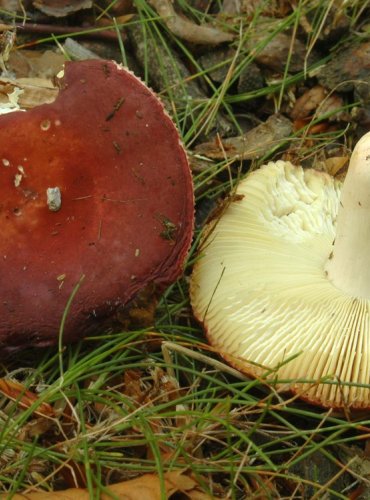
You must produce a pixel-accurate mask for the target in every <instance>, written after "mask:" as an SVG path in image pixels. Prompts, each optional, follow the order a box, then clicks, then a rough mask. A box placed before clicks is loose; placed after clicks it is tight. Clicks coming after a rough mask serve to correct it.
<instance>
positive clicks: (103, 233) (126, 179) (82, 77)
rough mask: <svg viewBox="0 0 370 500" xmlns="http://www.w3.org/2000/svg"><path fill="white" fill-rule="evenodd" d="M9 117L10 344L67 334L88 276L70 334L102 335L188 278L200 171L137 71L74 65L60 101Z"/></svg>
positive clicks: (4, 290)
mask: <svg viewBox="0 0 370 500" xmlns="http://www.w3.org/2000/svg"><path fill="white" fill-rule="evenodd" d="M0 125H1V133H0V151H1V159H2V160H1V162H0V175H1V177H0V182H1V193H2V198H1V205H0V206H1V211H0V215H1V224H2V239H1V243H0V252H1V253H0V256H1V258H0V274H1V277H2V279H1V285H0V292H1V297H2V300H1V303H0V318H1V320H0V348H1V349H9V350H11V349H17V348H19V347H26V346H31V345H32V346H43V345H50V344H53V343H56V342H57V339H58V331H59V325H60V321H61V318H62V315H63V312H64V310H65V307H66V304H67V302H68V300H69V298H70V297H71V294H72V292H73V291H74V290H75V287H76V284H77V283H79V282H80V279H81V277H82V276H84V279H83V281H82V284H81V286H80V288H79V290H78V292H77V293H76V295H75V297H74V300H73V302H72V306H71V309H70V311H69V314H68V317H67V321H66V324H65V329H64V333H63V340H64V341H65V342H69V341H73V340H76V339H78V338H81V337H82V336H84V335H87V334H90V333H92V332H94V333H99V332H100V331H101V328H102V327H103V326H105V325H106V322H108V320H110V319H111V318H114V316H115V314H116V313H117V314H119V308H121V307H122V306H123V305H125V304H127V303H128V302H129V301H131V300H132V299H134V298H135V297H136V295H137V294H138V293H139V292H140V291H141V290H143V289H145V288H146V287H148V286H150V287H153V288H155V289H156V291H157V292H158V293H159V292H161V291H163V289H164V288H165V287H166V286H167V285H169V284H170V283H171V282H173V281H174V280H175V279H176V278H177V277H178V276H179V274H180V273H181V271H182V266H183V263H184V260H185V258H186V254H187V251H188V249H189V246H190V242H191V237H192V227H193V189H192V180H191V174H190V169H189V166H188V162H187V157H186V153H185V150H184V148H183V146H182V145H181V143H180V140H179V135H178V132H177V130H176V127H175V126H174V124H173V123H172V121H171V120H170V118H169V117H168V115H167V114H166V113H165V111H164V108H163V105H162V104H161V102H160V101H159V100H158V99H157V97H156V96H155V95H154V93H153V92H152V91H151V90H150V89H148V88H147V87H146V86H145V85H144V84H143V83H142V82H141V81H140V80H139V79H138V78H136V77H135V76H134V75H133V74H132V73H131V72H129V71H126V70H125V69H123V68H122V67H119V66H118V65H117V64H115V63H113V62H109V61H102V60H89V61H83V62H69V63H66V67H65V72H64V76H63V77H62V79H61V80H60V90H59V94H58V96H57V98H56V99H55V101H54V102H53V103H51V104H44V105H41V106H38V107H35V108H33V109H31V110H29V111H26V112H18V111H15V112H13V113H9V114H6V115H3V116H0ZM17 176H18V177H17ZM61 276H63V279H62V280H61V278H60V277H61Z"/></svg>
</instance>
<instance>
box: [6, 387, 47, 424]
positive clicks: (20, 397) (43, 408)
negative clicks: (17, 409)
mask: <svg viewBox="0 0 370 500" xmlns="http://www.w3.org/2000/svg"><path fill="white" fill-rule="evenodd" d="M0 392H1V393H2V394H4V396H6V397H7V398H9V399H11V400H12V401H16V402H17V403H18V404H19V406H21V407H22V408H29V407H30V406H32V405H33V404H34V403H35V402H37V401H38V400H39V396H38V395H37V394H35V393H33V392H31V391H29V390H28V389H26V387H25V386H24V385H23V384H20V383H19V382H16V381H15V380H10V379H5V378H1V379H0ZM35 413H37V414H38V415H42V416H44V417H52V416H54V410H53V408H52V407H51V406H50V405H49V404H48V403H40V404H39V405H38V406H37V407H36V409H35Z"/></svg>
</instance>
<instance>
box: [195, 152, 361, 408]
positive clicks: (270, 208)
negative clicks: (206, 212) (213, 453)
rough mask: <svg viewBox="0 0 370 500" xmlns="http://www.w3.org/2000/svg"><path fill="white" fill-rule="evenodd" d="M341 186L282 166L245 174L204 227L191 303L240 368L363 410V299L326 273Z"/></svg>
mask: <svg viewBox="0 0 370 500" xmlns="http://www.w3.org/2000/svg"><path fill="white" fill-rule="evenodd" d="M341 189H342V184H341V183H340V182H339V181H337V180H335V179H333V178H332V177H331V176H329V175H327V174H325V173H322V172H317V171H315V170H303V169H302V168H301V167H295V166H293V165H292V164H290V163H288V162H283V161H278V162H276V163H269V164H268V165H265V166H264V167H262V168H261V169H260V170H257V171H255V172H253V173H251V174H250V175H248V176H247V178H246V179H244V180H243V181H241V182H240V183H239V185H238V187H237V191H236V193H237V195H241V196H237V197H236V200H237V201H234V202H232V203H231V204H230V205H229V206H228V207H227V208H226V209H225V212H224V213H223V215H222V216H221V218H220V220H218V221H212V222H210V223H209V225H208V226H207V228H206V231H205V236H204V240H203V245H202V247H201V253H200V256H199V260H198V261H197V264H196V265H195V268H194V272H193V275H192V278H191V300H192V305H193V309H194V312H195V315H196V317H197V319H198V320H199V321H201V322H202V323H203V324H204V327H205V330H206V332H207V335H208V338H209V341H210V342H211V344H212V345H213V346H214V347H215V348H216V350H217V351H218V352H220V353H221V354H222V356H224V358H225V359H226V360H227V361H228V362H230V363H231V364H232V365H234V366H235V367H237V368H238V369H240V370H241V371H243V372H246V373H248V374H250V375H252V376H255V377H264V378H265V379H266V380H269V381H279V380H280V381H281V383H278V387H279V388H280V389H282V390H285V389H289V390H291V391H293V392H295V393H297V394H298V395H299V396H301V397H303V398H304V399H306V400H308V401H311V402H312V403H315V404H319V405H322V406H324V407H336V408H342V407H352V408H369V407H370V388H369V386H368V387H364V386H363V384H370V359H369V355H370V344H369V338H370V318H369V310H370V298H369V297H368V298H363V297H358V296H353V295H351V294H350V293H347V292H345V291H342V290H340V289H339V288H338V287H336V286H335V285H334V284H333V283H332V281H331V280H330V279H329V278H328V276H327V272H326V269H325V267H326V264H327V262H328V260H330V258H331V253H332V251H333V240H334V238H335V230H336V218H337V213H338V209H339V199H340V193H341ZM288 381H289V383H288ZM325 381H327V382H328V383H325Z"/></svg>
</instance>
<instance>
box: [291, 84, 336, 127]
mask: <svg viewBox="0 0 370 500" xmlns="http://www.w3.org/2000/svg"><path fill="white" fill-rule="evenodd" d="M327 94H328V91H327V90H326V89H324V87H321V85H315V87H312V89H309V90H307V92H305V93H304V94H303V95H301V97H299V98H298V99H297V100H296V102H295V104H294V107H293V109H292V111H291V112H290V116H291V117H292V118H293V120H301V119H303V118H307V116H309V115H311V114H312V112H313V111H315V109H316V108H317V107H318V106H319V105H320V104H321V103H322V101H323V100H324V99H325V97H326V96H327Z"/></svg>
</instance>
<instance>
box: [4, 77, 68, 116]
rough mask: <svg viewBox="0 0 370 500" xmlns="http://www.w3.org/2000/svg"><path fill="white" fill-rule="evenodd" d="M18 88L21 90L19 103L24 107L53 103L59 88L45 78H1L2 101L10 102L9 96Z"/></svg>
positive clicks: (18, 98)
mask: <svg viewBox="0 0 370 500" xmlns="http://www.w3.org/2000/svg"><path fill="white" fill-rule="evenodd" d="M17 89H19V90H20V91H21V92H19V95H18V96H17V104H18V106H19V107H20V108H22V109H31V108H34V107H35V106H39V105H40V104H45V103H51V102H53V101H54V100H55V99H56V97H57V95H58V89H57V88H56V87H54V86H53V83H52V82H51V81H50V80H47V79H45V78H19V79H18V80H10V79H8V78H0V103H2V104H4V103H8V102H9V98H8V96H9V95H10V94H11V93H12V92H14V91H15V90H16V91H17ZM0 108H1V104H0Z"/></svg>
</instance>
